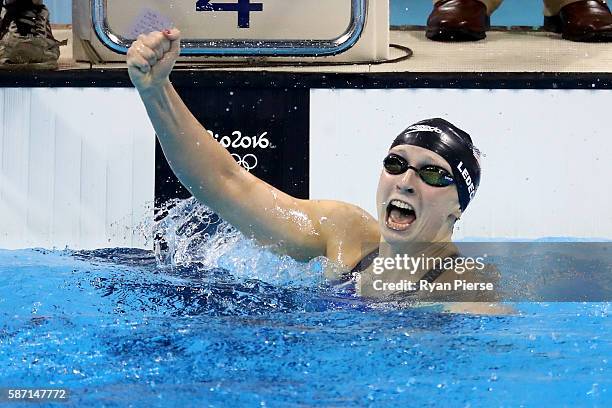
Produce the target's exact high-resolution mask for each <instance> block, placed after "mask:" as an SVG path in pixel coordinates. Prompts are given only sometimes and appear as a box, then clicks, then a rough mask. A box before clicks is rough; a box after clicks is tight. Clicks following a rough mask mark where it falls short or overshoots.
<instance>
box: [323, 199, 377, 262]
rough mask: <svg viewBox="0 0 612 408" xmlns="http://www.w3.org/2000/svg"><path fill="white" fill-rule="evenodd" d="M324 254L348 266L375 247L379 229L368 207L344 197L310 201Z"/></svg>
mask: <svg viewBox="0 0 612 408" xmlns="http://www.w3.org/2000/svg"><path fill="white" fill-rule="evenodd" d="M312 205H313V208H316V217H315V218H316V220H317V223H318V227H319V231H320V233H321V236H322V238H323V239H324V240H325V242H326V256H327V257H328V258H329V259H330V260H332V261H334V262H337V263H338V264H340V265H343V266H344V267H348V268H349V269H350V268H352V267H354V266H355V265H356V264H357V263H358V262H359V261H360V260H361V259H362V258H363V257H364V256H365V255H367V254H368V253H370V252H371V251H372V250H374V249H375V248H377V247H378V244H379V241H380V229H379V227H378V222H377V221H376V219H375V218H374V217H373V216H372V215H370V214H369V213H368V212H367V211H365V210H364V209H363V208H360V207H359V206H356V205H354V204H349V203H346V202H343V201H332V200H320V201H313V202H312Z"/></svg>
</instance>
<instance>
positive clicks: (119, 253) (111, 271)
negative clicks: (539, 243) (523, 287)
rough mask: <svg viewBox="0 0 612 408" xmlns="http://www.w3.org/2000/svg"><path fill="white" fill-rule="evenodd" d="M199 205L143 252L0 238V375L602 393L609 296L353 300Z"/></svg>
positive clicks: (49, 381) (433, 399) (349, 391)
mask: <svg viewBox="0 0 612 408" xmlns="http://www.w3.org/2000/svg"><path fill="white" fill-rule="evenodd" d="M177 209H178V210H177ZM206 217H208V215H206V213H205V211H204V210H202V209H201V208H198V207H197V206H193V203H191V204H189V203H186V204H181V205H179V206H177V207H175V209H174V210H173V212H171V216H170V217H167V218H166V220H165V221H164V222H163V223H161V224H157V225H156V226H155V228H157V233H159V234H163V236H164V239H165V240H166V246H167V248H166V249H164V251H162V253H159V252H158V253H157V254H155V253H154V252H150V251H143V250H135V249H109V250H97V251H81V252H78V251H68V250H64V251H47V250H36V249H30V250H19V251H7V250H0V367H2V369H1V370H0V387H50V386H53V387H62V388H67V389H69V390H70V392H71V393H72V395H71V397H70V402H69V404H68V406H70V405H72V406H84V405H92V404H97V405H105V406H128V405H132V406H181V407H192V406H193V407H196V406H197V407H201V406H213V407H239V406H248V407H252V406H268V407H297V406H309V405H319V406H335V407H344V406H347V407H348V406H372V407H381V406H383V407H384V406H436V407H437V406H444V407H455V406H456V407H467V406H472V407H477V406H505V407H518V406H554V407H560V406H567V407H575V406H592V407H607V406H611V405H612V369H611V367H610V365H611V364H612V361H611V360H612V343H611V337H612V336H611V335H612V322H611V319H610V314H611V312H612V307H611V305H610V303H601V302H600V303H568V302H566V303H529V302H524V303H516V304H514V307H515V308H516V309H517V311H518V313H517V314H514V315H509V316H475V315H460V314H450V313H443V312H441V311H440V310H438V309H437V308H436V307H435V306H430V307H419V308H399V307H397V306H394V305H390V304H384V303H368V302H366V301H363V300H360V299H358V298H355V297H351V296H348V295H346V294H343V293H338V292H337V291H334V289H333V288H330V287H328V286H327V285H326V284H325V282H324V281H323V280H322V278H321V270H320V268H321V262H323V261H322V260H315V261H312V262H310V263H309V264H298V263H297V262H295V261H292V260H291V259H288V258H279V257H275V256H273V255H272V254H271V253H269V252H267V251H264V250H262V249H259V248H256V247H255V246H254V245H253V244H251V243H249V242H248V241H245V240H244V239H242V238H241V237H240V236H239V235H238V234H236V233H235V232H232V231H231V229H229V228H227V227H225V226H223V225H221V226H219V225H217V230H218V231H217V232H218V233H217V234H216V235H212V236H210V235H209V234H210V228H208V229H203V228H201V227H198V225H200V226H201V225H202V220H203V219H204V220H206V219H207V218H206ZM177 221H178V222H177ZM208 221H210V223H213V224H214V220H212V221H211V220H210V219H208ZM204 224H206V222H205V223H204ZM19 406H23V404H20V405H19ZM61 406H67V405H61Z"/></svg>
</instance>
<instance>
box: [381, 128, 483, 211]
mask: <svg viewBox="0 0 612 408" xmlns="http://www.w3.org/2000/svg"><path fill="white" fill-rule="evenodd" d="M402 144H407V145H413V146H419V147H422V148H425V149H428V150H431V151H432V152H435V153H437V154H439V155H440V156H442V158H444V160H446V161H447V162H448V164H450V166H451V168H452V170H453V176H454V178H455V185H456V186H457V194H458V195H459V205H460V206H461V211H462V212H463V211H465V209H466V207H467V206H468V204H469V203H470V200H471V199H472V198H474V194H476V189H477V188H478V185H479V184H480V163H479V156H480V153H479V151H478V150H477V149H476V148H475V147H474V144H473V143H472V138H471V137H470V135H468V134H467V133H466V132H464V131H463V130H461V129H459V128H458V127H457V126H455V125H453V124H452V123H450V122H448V121H446V120H444V119H440V118H433V119H425V120H422V121H420V122H417V123H415V124H414V125H410V126H408V127H407V128H406V130H404V131H403V132H402V133H400V134H399V136H397V137H396V138H395V140H394V141H393V144H392V145H391V148H393V147H395V146H398V145H402Z"/></svg>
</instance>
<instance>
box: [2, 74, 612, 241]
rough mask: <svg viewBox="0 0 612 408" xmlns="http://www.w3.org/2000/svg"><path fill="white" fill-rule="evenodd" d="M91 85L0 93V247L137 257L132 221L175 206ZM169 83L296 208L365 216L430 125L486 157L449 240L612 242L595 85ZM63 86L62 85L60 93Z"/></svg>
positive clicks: (102, 87)
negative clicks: (463, 134) (392, 157)
mask: <svg viewBox="0 0 612 408" xmlns="http://www.w3.org/2000/svg"><path fill="white" fill-rule="evenodd" d="M95 74H96V73H95V72H93V73H88V75H95ZM99 74H100V75H99V76H98V77H95V76H94V77H93V78H94V79H93V80H91V81H89V80H86V79H84V78H83V77H80V76H79V75H75V76H74V77H72V79H70V80H66V79H65V78H62V77H60V76H59V75H66V74H63V73H61V72H59V73H53V74H52V75H49V76H48V77H45V76H44V75H42V79H41V81H40V86H53V85H54V83H55V84H56V85H57V86H55V87H52V88H39V87H31V85H30V86H29V87H23V88H10V87H6V85H4V86H5V87H4V88H2V87H0V112H2V115H3V122H2V126H0V160H1V162H0V248H11V249H12V248H28V247H46V248H53V247H56V248H64V247H66V246H69V247H70V248H100V247H118V246H119V247H141V248H142V247H144V248H146V247H149V246H150V243H148V244H147V243H146V242H145V241H144V238H143V236H142V235H141V232H140V229H139V225H140V224H141V223H142V221H143V220H145V219H146V218H149V219H150V217H151V216H152V214H153V204H154V203H156V204H157V205H159V204H161V203H163V202H164V201H166V200H167V199H170V198H184V197H187V196H188V193H187V192H186V190H185V189H184V188H183V187H182V186H181V185H180V183H178V181H177V180H176V178H175V177H174V175H173V174H172V172H171V170H170V169H169V166H168V164H167V162H166V161H165V158H164V156H163V153H162V151H161V148H160V147H159V145H158V144H157V145H156V142H155V136H154V131H153V129H152V127H151V124H150V122H149V120H148V118H147V116H146V113H145V110H144V108H143V106H142V103H141V102H140V100H139V98H138V95H137V94H136V92H135V91H134V90H133V89H130V88H129V81H128V80H127V78H126V76H125V74H120V75H117V74H113V73H109V74H107V73H104V72H100V73H99ZM56 75H57V76H56ZM404 75H405V74H404ZM491 75H494V74H491ZM536 75H537V74H536ZM434 77H435V75H433V74H432V78H434ZM173 78H174V79H175V81H174V82H175V85H176V87H177V89H178V90H179V93H180V94H181V96H182V97H183V99H184V100H185V101H186V103H187V105H188V107H189V108H190V109H191V110H192V112H193V113H194V115H195V116H196V117H197V118H198V119H199V120H200V121H201V122H202V123H204V124H205V126H207V127H208V128H209V129H210V130H212V131H213V133H214V136H215V137H216V138H217V140H219V141H220V142H222V143H225V145H227V146H228V150H230V152H232V153H233V154H234V156H235V158H236V159H237V160H238V161H240V162H241V164H242V165H243V166H245V167H248V168H249V169H250V171H252V172H253V173H254V174H256V175H257V176H258V177H261V178H262V179H264V180H265V181H267V182H269V183H270V184H272V185H274V186H276V187H278V188H280V189H282V190H283V191H286V192H288V193H290V194H292V195H294V196H296V197H300V198H308V197H310V198H324V199H337V200H344V201H348V202H352V203H355V204H358V205H360V206H362V207H363V208H365V209H367V210H368V211H370V212H371V213H374V212H375V210H374V197H375V191H376V185H377V180H378V176H379V174H380V161H381V160H382V158H383V157H384V154H385V152H386V150H387V149H388V146H389V144H390V142H391V140H392V139H393V138H394V136H395V135H396V134H397V133H398V132H400V131H401V130H402V129H404V128H405V127H406V126H407V125H408V124H410V123H413V122H415V121H417V120H420V119H423V118H427V117H434V116H440V117H443V118H446V119H448V120H450V121H452V122H454V123H456V124H457V125H459V126H460V127H462V128H464V129H466V130H467V131H469V132H470V133H471V134H472V136H473V138H474V140H475V142H476V144H477V146H478V147H479V148H481V150H482V151H483V153H484V155H485V156H484V157H483V159H482V164H483V178H482V184H481V186H480V189H479V191H478V194H477V196H476V199H475V200H474V202H473V203H472V204H471V205H470V208H469V209H468V211H467V212H466V214H465V216H464V217H463V219H462V220H461V222H460V224H459V225H458V228H457V231H456V235H455V237H456V238H459V239H461V238H466V237H467V238H470V237H479V238H489V239H491V238H493V239H495V238H499V239H502V238H503V239H508V238H510V239H512V238H537V237H547V236H566V237H567V236H570V237H588V238H593V237H595V238H608V239H609V238H610V237H612V214H611V213H610V212H609V209H610V208H612V194H610V193H609V185H610V183H609V175H610V174H612V163H611V162H610V160H609V159H608V155H607V154H606V152H607V151H609V150H610V148H612V146H611V144H612V141H610V138H609V129H610V127H609V123H607V122H608V119H607V118H608V117H607V115H606V110H607V108H608V107H609V106H610V104H611V103H612V92H611V91H610V88H611V87H612V86H611V82H610V81H607V80H605V78H607V77H606V76H605V75H601V78H604V80H602V81H599V80H597V81H596V80H595V79H593V82H591V81H590V80H589V79H588V78H587V77H584V76H581V77H578V79H575V78H576V76H571V78H574V79H571V78H570V76H568V78H570V79H568V78H565V79H564V78H563V77H559V76H558V75H555V76H554V77H551V78H548V79H546V78H544V79H543V78H541V77H540V78H539V79H537V77H536V80H533V79H527V80H520V81H518V82H513V86H515V87H517V88H527V87H533V88H539V89H502V88H503V87H501V86H500V87H499V88H498V89H493V88H495V86H496V85H500V84H502V85H503V84H506V82H502V81H499V82H495V81H489V82H487V81H483V80H482V77H481V76H478V78H477V79H474V80H473V81H472V82H470V80H465V79H464V81H463V82H459V83H457V82H456V81H454V80H453V81H452V83H451V82H448V83H446V82H444V80H438V81H437V82H436V80H433V79H431V78H429V79H426V78H425V79H424V78H423V77H420V78H415V79H414V80H413V81H411V80H410V79H405V78H404V77H403V76H402V77H401V78H400V75H399V74H398V77H397V78H396V79H389V78H388V76H387V77H383V76H376V74H372V78H373V79H372V78H370V79H368V77H367V76H353V75H346V76H345V77H344V78H343V77H341V76H339V75H337V76H329V77H328V76H327V75H325V74H317V75H304V76H299V75H293V74H283V73H280V74H270V73H265V72H264V73H240V74H239V73H232V74H225V73H221V72H218V73H212V74H207V75H206V76H201V77H199V78H202V83H201V84H199V83H195V82H194V73H193V72H191V73H177V75H176V76H174V77H173ZM381 78H383V79H381ZM384 78H387V79H384ZM398 78H399V79H398ZM436 78H437V77H436ZM475 78H476V77H475ZM555 78H556V79H555ZM0 79H1V78H0ZM21 81H22V82H23V83H24V84H27V83H31V82H32V81H31V79H25V77H24V79H22V80H21ZM87 81H89V83H95V84H96V85H98V86H99V87H84V86H86V85H84V84H86V83H87ZM359 81H362V83H359ZM373 81H376V82H373ZM393 81H395V82H397V83H394V82H393ZM504 81H505V80H504ZM521 81H522V82H521ZM0 82H2V81H1V80H0ZM17 82H19V81H17ZM196 82H197V81H196ZM406 82H408V83H410V84H411V85H412V86H413V87H408V88H406V86H405V83H406ZM66 83H67V84H69V85H71V86H73V87H61V86H59V85H58V84H66ZM372 84H375V85H376V86H372ZM0 85H1V84H0ZM591 85H592V87H591ZM559 86H562V87H565V88H566V89H555V88H556V87H559ZM354 87H356V88H359V89H350V88H354ZM456 87H465V88H470V89H451V88H456ZM378 88H385V89H378ZM386 88H389V89H386ZM392 88H402V89H392ZM479 88H480V89H479ZM585 88H586V89H585ZM589 88H593V89H589ZM60 101H61V103H60ZM203 159H204V158H203Z"/></svg>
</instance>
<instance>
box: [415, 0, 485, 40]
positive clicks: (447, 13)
mask: <svg viewBox="0 0 612 408" xmlns="http://www.w3.org/2000/svg"><path fill="white" fill-rule="evenodd" d="M490 27H491V23H490V19H489V15H488V14H487V7H486V6H485V5H484V4H483V3H482V2H480V1H478V0H440V1H438V2H437V3H436V4H434V9H433V11H432V12H431V14H430V15H429V18H428V19H427V31H426V32H425V35H426V36H427V38H429V39H430V40H435V41H476V40H482V39H483V38H485V37H486V31H487V30H488V29H489V28H490Z"/></svg>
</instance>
